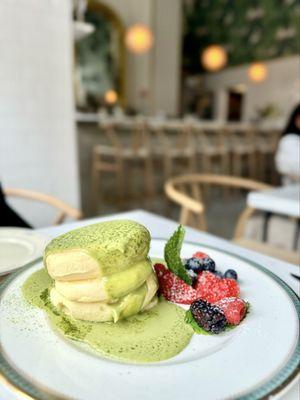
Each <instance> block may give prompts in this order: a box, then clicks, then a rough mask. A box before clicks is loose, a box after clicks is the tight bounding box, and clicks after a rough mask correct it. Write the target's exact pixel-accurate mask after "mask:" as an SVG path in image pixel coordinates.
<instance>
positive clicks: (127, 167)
mask: <svg viewBox="0 0 300 400" xmlns="http://www.w3.org/2000/svg"><path fill="white" fill-rule="evenodd" d="M101 128H102V129H103V131H104V134H105V136H106V138H107V140H108V144H99V145H95V146H94V147H93V150H92V152H93V154H92V203H93V204H92V207H93V209H94V210H96V209H97V204H98V202H99V199H100V192H101V187H100V180H101V177H102V175H103V174H106V173H113V174H114V175H115V178H116V187H117V195H118V196H117V197H118V200H119V205H120V207H122V205H123V202H124V198H125V184H126V188H127V190H126V194H127V195H130V194H132V192H133V189H132V184H133V180H132V177H131V167H132V164H133V163H142V164H143V168H142V171H143V174H144V177H143V184H144V187H145V191H146V194H147V196H149V197H150V196H153V195H154V193H155V185H154V177H153V166H152V158H151V148H150V145H149V141H148V134H147V130H146V128H145V124H144V122H143V121H135V122H131V123H130V125H128V124H127V126H126V131H127V132H123V136H124V137H125V136H126V134H127V140H126V142H123V141H122V139H121V137H120V134H119V132H118V130H119V129H120V130H121V129H122V126H117V125H114V124H113V123H106V124H102V125H101Z"/></svg>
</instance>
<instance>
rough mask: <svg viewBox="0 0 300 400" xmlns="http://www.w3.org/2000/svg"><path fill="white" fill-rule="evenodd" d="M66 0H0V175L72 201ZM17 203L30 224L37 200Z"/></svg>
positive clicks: (75, 201)
mask: <svg viewBox="0 0 300 400" xmlns="http://www.w3.org/2000/svg"><path fill="white" fill-rule="evenodd" d="M72 41H73V38H72V31H71V24H70V2H69V0H42V1H41V0H1V2H0V55H1V56H0V57H1V60H0V180H1V181H2V183H3V184H4V185H5V186H12V187H21V188H28V189H35V190H38V191H41V192H45V193H49V194H52V195H54V196H57V197H59V198H61V199H62V200H65V201H66V202H69V203H70V204H72V205H73V206H78V205H79V196H78V174H77V149H76V138H75V131H74V125H73V94H72V46H73V44H72ZM18 209H19V210H21V211H22V212H23V213H24V215H26V217H27V218H28V219H29V221H30V222H32V223H34V224H35V226H42V225H47V224H49V222H50V220H49V217H50V215H49V214H48V212H47V213H46V212H45V209H44V208H43V207H38V206H34V207H32V205H31V206H30V207H29V206H25V205H24V203H18Z"/></svg>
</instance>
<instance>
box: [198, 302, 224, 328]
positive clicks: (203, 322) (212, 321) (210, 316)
mask: <svg viewBox="0 0 300 400" xmlns="http://www.w3.org/2000/svg"><path fill="white" fill-rule="evenodd" d="M191 313H192V314H193V317H194V319H195V321H196V322H197V324H198V325H199V326H201V328H203V329H205V330H206V331H208V332H212V333H220V332H222V331H223V330H224V329H225V327H226V325H227V320H226V317H225V314H224V313H223V311H222V310H221V309H220V308H219V307H217V306H215V305H212V304H209V303H208V302H207V301H205V300H196V301H194V302H193V303H192V305H191Z"/></svg>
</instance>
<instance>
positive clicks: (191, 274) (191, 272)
mask: <svg viewBox="0 0 300 400" xmlns="http://www.w3.org/2000/svg"><path fill="white" fill-rule="evenodd" d="M187 273H188V274H189V276H190V277H191V278H192V282H193V285H194V284H195V283H196V280H197V278H198V275H197V273H196V272H194V271H193V270H192V269H188V271H187Z"/></svg>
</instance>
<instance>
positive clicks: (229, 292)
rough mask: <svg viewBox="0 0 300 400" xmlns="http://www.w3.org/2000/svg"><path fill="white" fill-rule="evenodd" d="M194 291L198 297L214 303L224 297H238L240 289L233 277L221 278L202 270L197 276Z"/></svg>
mask: <svg viewBox="0 0 300 400" xmlns="http://www.w3.org/2000/svg"><path fill="white" fill-rule="evenodd" d="M196 291H197V296H198V298H200V299H202V300H206V301H208V302H209V303H215V302H217V301H218V300H221V299H223V298H225V297H238V295H239V292H240V289H239V286H238V284H237V282H236V281H234V280H233V279H224V278H223V279H222V278H219V277H218V276H216V275H214V274H212V273H211V272H208V271H204V272H203V273H202V274H201V275H200V276H199V277H198V281H197V284H196Z"/></svg>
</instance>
